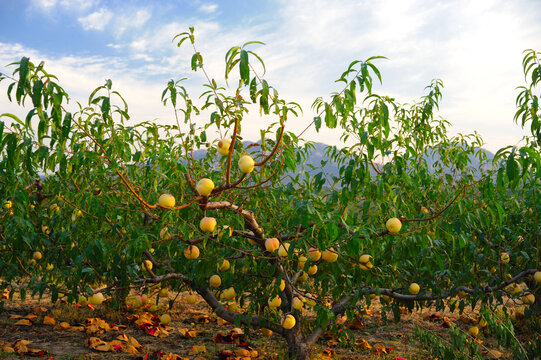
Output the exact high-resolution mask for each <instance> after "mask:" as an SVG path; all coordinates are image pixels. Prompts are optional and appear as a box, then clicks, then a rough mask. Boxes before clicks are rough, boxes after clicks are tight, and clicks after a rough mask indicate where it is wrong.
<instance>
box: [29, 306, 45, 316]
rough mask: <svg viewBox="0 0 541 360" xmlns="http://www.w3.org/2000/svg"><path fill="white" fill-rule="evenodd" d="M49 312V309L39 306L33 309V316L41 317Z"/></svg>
mask: <svg viewBox="0 0 541 360" xmlns="http://www.w3.org/2000/svg"><path fill="white" fill-rule="evenodd" d="M46 312H47V308H45V307H43V306H38V307H35V308H33V309H32V314H34V315H39V314H43V313H46Z"/></svg>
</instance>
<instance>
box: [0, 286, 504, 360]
mask: <svg viewBox="0 0 541 360" xmlns="http://www.w3.org/2000/svg"><path fill="white" fill-rule="evenodd" d="M186 296H187V293H182V294H180V296H179V297H178V298H177V300H176V302H175V304H174V307H173V309H171V310H166V309H164V307H165V301H163V300H162V304H163V305H162V308H161V309H160V310H155V311H154V312H153V314H154V315H158V316H159V315H160V314H163V313H168V314H170V315H171V318H172V321H171V323H170V324H169V325H168V327H164V326H163V325H159V320H158V318H156V317H154V320H149V321H150V323H149V322H148V321H147V323H146V325H144V326H141V325H140V324H139V325H138V324H137V323H136V321H137V317H140V316H141V314H142V312H143V311H147V312H148V311H149V310H150V304H148V305H146V308H144V310H138V311H135V312H118V311H114V310H111V309H110V308H108V307H105V306H104V305H99V306H96V307H95V308H91V307H89V306H76V305H73V304H66V303H62V302H57V303H56V304H55V305H52V304H51V303H50V301H47V300H41V301H38V300H33V299H29V300H26V301H21V300H17V299H14V300H13V301H9V302H5V303H4V310H3V312H1V313H0V349H2V345H4V346H9V347H10V348H5V347H4V351H0V359H26V358H28V359H30V358H36V356H41V357H42V358H45V359H55V360H60V359H66V360H67V359H81V360H82V359H145V360H146V359H197V360H202V359H224V360H226V359H285V358H287V356H286V346H285V342H284V341H283V340H282V339H281V337H280V336H278V335H272V336H270V337H269V336H265V335H264V334H262V333H261V332H260V331H253V330H252V331H250V332H249V333H244V334H243V333H242V331H241V330H240V329H238V328H235V326H233V325H231V324H228V323H224V322H222V321H221V320H219V319H217V318H216V316H215V315H213V314H212V312H211V310H210V308H209V307H208V306H207V305H206V304H205V303H204V302H203V301H198V302H197V303H196V304H193V305H190V304H188V303H187V301H186ZM381 311H382V308H381V306H380V305H379V303H377V301H376V303H373V304H372V306H371V307H370V308H369V311H365V312H364V313H363V314H359V318H357V319H356V320H354V321H348V320H343V321H340V322H341V324H340V325H339V327H340V328H341V329H342V330H343V331H344V332H343V334H345V335H342V333H341V332H342V330H340V331H339V333H340V335H341V336H339V335H333V334H331V333H328V334H326V336H323V337H322V338H321V339H320V340H319V341H318V343H317V345H316V347H315V349H314V355H315V357H316V358H318V359H400V358H403V359H432V357H431V354H429V353H428V351H427V350H426V349H424V348H422V346H421V345H420V343H419V342H418V341H417V340H416V338H415V334H414V327H415V326H417V327H419V328H421V329H425V330H429V331H431V332H432V333H433V334H435V335H437V336H439V337H441V338H442V339H444V340H445V339H448V338H449V335H448V333H449V330H448V326H449V325H451V326H455V327H459V328H461V329H463V330H464V331H467V330H468V328H469V327H470V326H472V324H474V322H472V318H473V319H475V318H476V315H477V314H476V313H475V312H470V313H468V312H467V311H466V312H465V314H466V315H463V316H460V315H459V314H458V312H455V313H442V312H435V311H434V309H424V310H423V311H416V312H414V313H407V312H406V311H404V313H403V314H402V317H401V321H400V322H399V323H395V322H394V321H393V317H392V314H390V313H388V314H387V319H388V320H387V321H383V320H382V316H381ZM29 314H33V315H30V316H29ZM308 314H309V312H308ZM46 317H50V318H52V319H54V320H53V321H54V322H55V323H56V325H53V324H46V323H47V321H46V319H45V318H46ZM148 317H149V319H150V318H151V317H152V316H151V315H148ZM89 319H103V320H105V321H104V322H103V323H107V325H105V327H106V328H105V329H104V328H100V326H97V328H96V326H94V327H92V326H91V324H89V322H90V320H89ZM21 320H27V321H26V322H25V321H21ZM44 320H45V322H46V323H45V324H44ZM48 320H51V319H48ZM92 321H95V320H92ZM62 323H63V324H62ZM107 326H108V327H109V328H107ZM95 330H97V331H95ZM153 331H154V335H156V334H157V333H160V332H161V333H162V335H163V336H164V337H158V336H153V335H151V334H150V333H153ZM156 331H157V333H156ZM122 334H124V335H122ZM217 334H219V335H218V336H217ZM119 335H120V336H124V340H125V339H130V338H133V339H135V340H136V342H135V343H138V344H140V345H141V346H140V347H137V348H135V350H134V351H136V352H137V353H133V354H130V353H126V352H123V349H124V350H125V349H126V348H127V346H125V345H126V344H127V342H119V341H116V340H117V339H118V336H119ZM165 335H167V336H165ZM220 335H221V336H220ZM91 338H92V341H94V344H95V345H96V344H97V343H95V342H96V341H97V340H95V338H98V339H99V340H102V343H100V344H101V345H100V346H101V348H100V346H97V348H99V349H101V350H102V351H100V350H93V349H91V348H90V347H91V346H90V345H89V341H90V340H89V339H91ZM478 338H479V339H480V340H481V341H482V347H483V348H484V350H485V351H484V352H485V353H488V351H490V350H496V354H498V355H497V356H488V357H487V358H491V357H492V358H502V359H503V358H511V356H512V355H511V353H510V352H509V351H508V350H506V349H503V348H501V347H499V346H498V345H497V344H496V342H495V340H494V339H492V338H491V337H490V336H489V335H488V333H486V332H485V331H484V329H481V331H480V333H479V335H478ZM20 340H28V341H30V342H31V343H29V344H26V343H24V342H23V343H20V342H19V344H18V345H17V343H18V341H20ZM113 340H115V341H116V344H117V346H116V347H115V346H114V344H115V342H114V341H113ZM112 341H113V342H112ZM130 341H131V340H130ZM128 343H129V341H128ZM131 344H133V342H132V343H131ZM98 345H99V344H98ZM16 346H17V349H15V348H14V347H16ZM25 346H26V347H25ZM200 346H204V349H203V348H201V347H200ZM27 348H31V349H34V350H35V351H34V352H33V353H32V352H31V351H30V352H25V350H26V349H27ZM6 349H7V351H10V349H13V350H15V351H17V350H19V352H20V353H21V354H22V355H17V354H13V353H10V352H6ZM107 349H109V350H110V351H104V350H107ZM132 350H133V349H132ZM246 351H248V352H246ZM168 354H173V355H171V356H169V357H167V356H165V355H168ZM228 354H229V355H228ZM488 354H489V355H491V353H488ZM174 355H178V357H175V356H174ZM164 356H165V357H164Z"/></svg>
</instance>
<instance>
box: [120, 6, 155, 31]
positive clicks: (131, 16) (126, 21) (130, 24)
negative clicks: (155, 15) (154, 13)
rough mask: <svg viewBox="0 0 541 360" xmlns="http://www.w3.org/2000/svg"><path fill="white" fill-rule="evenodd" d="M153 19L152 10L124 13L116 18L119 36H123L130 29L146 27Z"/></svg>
mask: <svg viewBox="0 0 541 360" xmlns="http://www.w3.org/2000/svg"><path fill="white" fill-rule="evenodd" d="M150 18H151V13H150V9H137V10H132V11H127V12H122V14H120V13H119V14H118V15H116V17H115V21H114V24H115V31H116V33H117V36H119V35H121V34H122V33H124V32H125V31H126V30H128V29H136V28H140V27H141V26H143V25H145V24H146V23H147V22H148V20H150Z"/></svg>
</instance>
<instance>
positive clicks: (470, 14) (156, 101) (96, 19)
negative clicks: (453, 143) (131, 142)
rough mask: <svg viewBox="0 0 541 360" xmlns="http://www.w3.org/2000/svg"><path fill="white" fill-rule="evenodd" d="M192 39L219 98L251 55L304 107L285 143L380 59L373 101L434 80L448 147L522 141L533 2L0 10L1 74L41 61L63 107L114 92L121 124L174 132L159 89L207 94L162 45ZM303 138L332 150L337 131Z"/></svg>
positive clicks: (20, 5)
mask: <svg viewBox="0 0 541 360" xmlns="http://www.w3.org/2000/svg"><path fill="white" fill-rule="evenodd" d="M190 26H194V27H195V34H196V45H197V48H198V50H199V51H200V52H201V53H202V54H203V58H204V62H205V67H206V69H207V71H208V73H209V74H210V76H211V77H213V78H215V79H216V80H217V81H218V82H219V83H221V84H224V85H225V83H224V81H223V74H224V67H225V64H224V55H225V53H226V52H227V50H228V49H229V48H230V47H232V46H235V45H241V44H243V43H245V42H247V41H252V40H258V41H262V42H264V43H265V45H264V46H259V45H257V46H254V47H253V48H252V49H253V50H254V51H255V52H256V53H258V54H259V55H260V56H261V57H262V58H263V60H264V61H265V65H266V67H267V73H266V74H265V79H267V81H268V82H269V83H270V85H272V86H273V87H275V88H276V89H277V90H278V91H279V93H280V95H281V96H282V98H285V99H286V100H288V101H295V102H298V103H300V104H301V106H302V108H303V115H302V116H301V117H299V118H298V119H295V118H292V119H290V120H289V121H288V123H287V127H288V130H289V131H292V132H294V133H299V132H300V131H302V129H304V128H305V127H306V126H307V125H308V124H309V123H310V122H311V121H312V118H313V116H314V115H315V114H314V113H313V111H312V109H311V104H312V102H313V101H314V99H315V98H317V97H319V96H322V97H323V98H324V99H328V98H329V95H330V94H331V93H332V92H334V91H339V90H340V89H341V88H340V85H338V84H337V83H335V82H334V80H336V79H337V78H338V77H339V76H340V74H341V73H342V72H343V71H344V70H345V69H346V68H347V66H348V65H349V64H350V62H352V61H353V60H364V59H367V58H369V57H371V56H376V55H381V56H385V57H387V58H388V60H379V61H377V62H376V65H377V66H378V68H379V69H380V71H381V72H382V76H383V84H382V85H381V86H377V87H376V89H375V91H376V92H378V93H380V94H384V95H388V96H391V97H394V98H396V99H397V101H399V102H401V103H412V102H414V101H418V100H419V98H420V97H421V96H423V95H424V88H425V86H427V85H428V84H430V82H431V80H432V79H436V78H438V79H441V80H442V81H443V84H444V89H443V100H442V102H441V104H440V110H439V112H438V113H437V115H438V116H440V117H442V118H445V119H447V120H448V121H450V122H451V124H452V127H451V129H450V132H451V133H452V134H455V133H463V134H468V133H473V132H474V131H476V132H478V133H479V134H480V135H481V136H482V138H483V139H484V140H485V142H486V145H485V146H484V147H485V148H486V149H488V150H491V151H493V152H495V151H497V150H498V149H499V148H501V147H503V146H506V145H516V144H517V143H518V142H519V141H520V139H521V138H522V136H524V135H527V134H528V131H527V129H521V128H520V126H519V125H517V124H514V123H513V115H514V112H515V98H516V96H517V95H518V90H517V89H516V87H517V86H521V85H524V84H525V80H524V75H523V72H522V67H521V61H522V57H523V51H524V50H525V49H535V50H538V51H540V50H541V36H540V35H541V1H540V0H514V1H508V0H447V1H445V0H441V1H436V0H378V1H375V0H366V1H365V0H341V1H322V0H310V1H306V0H258V1H248V0H222V1H217V0H212V1H211V0H209V1H207V0H194V1H185V0H161V1H137V0H118V1H106V0H0V72H7V73H11V72H12V69H11V68H10V67H8V66H7V65H8V64H9V63H11V62H13V61H18V60H20V58H21V57H22V56H28V57H30V60H31V61H33V62H34V63H35V64H38V63H39V62H40V61H42V60H43V61H45V66H46V69H48V71H49V72H50V73H53V74H55V75H57V76H58V77H59V81H60V84H61V85H62V86H63V87H64V88H65V89H66V90H67V92H68V93H69V94H70V96H71V99H72V102H71V105H73V106H75V101H79V102H81V103H83V104H86V103H87V101H88V96H89V94H90V93H91V91H92V90H93V89H94V88H96V87H97V86H99V85H102V84H103V83H104V81H105V79H111V80H112V81H113V88H114V89H116V90H117V91H119V92H120V93H121V94H122V95H123V96H124V98H125V99H126V100H127V102H128V104H129V112H130V115H131V120H130V121H133V122H138V121H156V122H158V123H169V124H173V123H174V122H175V120H174V114H173V111H172V110H171V108H169V107H164V106H163V104H162V103H161V101H160V96H161V93H162V91H163V89H164V88H165V87H166V85H167V82H168V81H169V80H170V79H175V80H178V79H180V78H184V77H188V78H189V80H188V81H187V83H186V84H187V87H188V89H189V92H190V94H191V97H192V98H193V99H197V98H198V96H199V94H200V93H201V92H202V91H203V87H202V84H203V83H204V79H203V77H202V74H201V72H200V71H199V72H197V73H194V72H192V71H191V70H190V58H191V54H192V53H191V49H190V48H189V47H188V46H183V47H181V48H178V47H177V46H176V44H175V43H173V42H172V38H173V37H174V36H175V35H176V34H178V33H181V32H184V31H187V29H188V27H190ZM7 85H8V82H7V81H3V82H2V83H0V113H4V112H12V113H15V114H18V115H20V116H25V114H26V111H23V110H21V109H19V108H18V107H17V106H14V105H13V104H10V103H9V101H8V100H7V97H6V96H5V94H6V88H7ZM232 85H233V84H232ZM196 102H197V101H196ZM275 120H276V119H272V118H267V117H264V118H260V117H259V115H258V113H257V112H255V114H253V115H250V117H249V118H247V119H245V121H244V123H243V128H242V131H243V134H242V135H243V138H244V139H246V140H257V139H258V138H259V129H261V128H265V127H266V126H267V125H268V124H269V123H270V122H273V121H275ZM198 121H200V122H204V121H208V117H202V118H200V119H199V120H198ZM210 135H211V136H213V135H214V136H218V134H210ZM304 137H305V138H306V139H308V140H313V141H320V142H324V143H327V144H331V145H338V146H340V145H341V144H342V143H341V141H340V132H339V131H337V130H328V129H324V128H323V129H322V130H321V131H320V133H316V132H315V131H314V130H313V129H310V130H309V131H308V132H306V133H305V134H304Z"/></svg>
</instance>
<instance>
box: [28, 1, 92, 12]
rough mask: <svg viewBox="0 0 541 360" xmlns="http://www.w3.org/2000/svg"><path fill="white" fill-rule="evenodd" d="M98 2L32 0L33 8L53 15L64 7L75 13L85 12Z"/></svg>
mask: <svg viewBox="0 0 541 360" xmlns="http://www.w3.org/2000/svg"><path fill="white" fill-rule="evenodd" d="M96 3H97V0H32V2H31V5H30V6H31V7H34V8H37V9H40V10H45V11H46V12H47V13H51V12H52V10H53V9H54V8H56V7H62V8H65V9H68V10H70V11H74V12H83V11H86V10H88V9H90V8H92V7H93V6H94V5H96Z"/></svg>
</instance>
